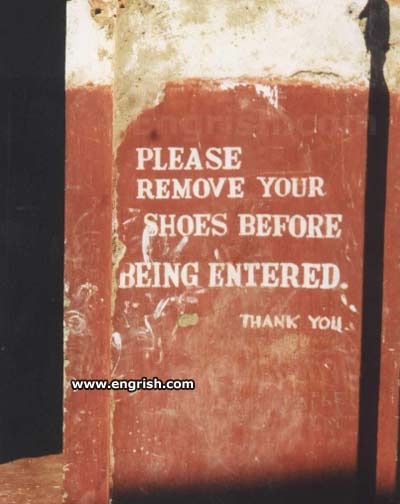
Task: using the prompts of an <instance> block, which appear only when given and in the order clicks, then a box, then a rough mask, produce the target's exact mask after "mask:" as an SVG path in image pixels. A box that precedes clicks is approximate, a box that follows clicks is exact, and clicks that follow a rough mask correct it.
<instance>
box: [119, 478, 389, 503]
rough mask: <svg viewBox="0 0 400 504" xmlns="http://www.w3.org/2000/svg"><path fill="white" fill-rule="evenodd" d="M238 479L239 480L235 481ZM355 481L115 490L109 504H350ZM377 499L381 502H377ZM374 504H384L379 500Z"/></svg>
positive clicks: (385, 500)
mask: <svg viewBox="0 0 400 504" xmlns="http://www.w3.org/2000/svg"><path fill="white" fill-rule="evenodd" d="M238 479H239V478H238ZM356 482H357V480H356V477H355V476H354V477H351V476H346V475H343V474H342V475H340V474H337V475H335V474H332V475H323V474H322V475H321V474H316V475H315V476H313V477H308V478H304V479H301V478H300V479H298V480H282V481H280V482H275V483H270V484H262V483H260V484H259V485H258V484H255V485H254V486H242V487H239V486H236V487H235V486H233V487H228V488H227V487H222V486H221V487H207V485H204V486H203V487H202V488H194V489H189V488H188V489H176V490H172V489H166V490H162V489H159V490H154V491H150V490H149V491H146V490H141V491H139V490H134V489H132V490H126V491H121V490H119V491H118V490H115V493H114V496H113V500H112V502H113V504H188V503H190V504H246V503H249V504H302V503H304V504H354V502H355V499H356ZM380 499H381V500H380ZM380 499H379V500H378V501H377V504H384V503H385V504H388V503H393V504H394V502H395V501H391V500H390V498H389V497H388V496H384V495H382V496H380Z"/></svg>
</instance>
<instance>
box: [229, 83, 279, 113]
mask: <svg viewBox="0 0 400 504" xmlns="http://www.w3.org/2000/svg"><path fill="white" fill-rule="evenodd" d="M239 87H254V89H255V92H256V93H257V95H258V96H262V97H263V98H265V99H266V100H267V101H268V103H269V104H270V105H272V106H273V107H274V108H275V109H278V108H279V87H278V85H277V84H275V85H269V84H259V83H252V82H243V81H242V82H241V81H234V80H224V81H222V82H221V84H220V88H221V89H222V90H224V91H226V90H232V89H237V88H239Z"/></svg>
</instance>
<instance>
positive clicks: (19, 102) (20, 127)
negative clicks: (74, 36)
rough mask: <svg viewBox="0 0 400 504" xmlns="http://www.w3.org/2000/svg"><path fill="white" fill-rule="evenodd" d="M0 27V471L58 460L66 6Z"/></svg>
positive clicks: (19, 14)
mask: <svg viewBox="0 0 400 504" xmlns="http://www.w3.org/2000/svg"><path fill="white" fill-rule="evenodd" d="M0 19H1V21H0V24H1V26H0V51H1V53H2V54H1V56H0V403H1V405H0V462H5V461H8V460H12V459H16V458H21V457H31V456H40V455H45V454H50V453H57V452H60V451H61V450H62V397H63V378H62V376H63V362H62V356H63V353H62V352H63V326H62V311H63V241H64V240H63V208H64V133H65V132H64V115H65V113H64V61H65V60H64V51H65V42H64V40H65V2H63V1H55V0H43V1H41V2H4V5H2V12H1V18H0Z"/></svg>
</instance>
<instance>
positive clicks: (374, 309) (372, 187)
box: [357, 0, 390, 504]
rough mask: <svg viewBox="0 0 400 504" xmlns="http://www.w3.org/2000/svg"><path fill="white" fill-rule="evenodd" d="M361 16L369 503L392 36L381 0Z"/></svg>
mask: <svg viewBox="0 0 400 504" xmlns="http://www.w3.org/2000/svg"><path fill="white" fill-rule="evenodd" d="M360 19H366V29H365V43H366V47H367V50H368V52H369V53H370V57H371V73H370V90H369V107H368V108H369V111H368V115H369V120H368V144H367V145H368V147H367V171H366V193H365V235H364V285H363V317H362V357H361V372H360V377H361V378H360V413H359V443H358V496H357V503H358V504H372V503H374V502H375V492H376V460H377V432H378V401H379V381H380V358H381V331H382V308H383V264H384V238H385V210H386V178H387V159H388V144H389V118H390V95H389V90H388V87H387V85H386V81H385V76H384V65H385V61H386V53H387V51H388V50H389V38H390V10H389V5H388V3H387V2H386V1H385V0H369V2H368V4H367V5H366V7H365V8H364V10H363V11H362V12H361V14H360Z"/></svg>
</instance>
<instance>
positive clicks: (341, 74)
mask: <svg viewBox="0 0 400 504" xmlns="http://www.w3.org/2000/svg"><path fill="white" fill-rule="evenodd" d="M380 3H381V7H382V8H381V10H379V11H376V10H375V11H374V10H373V11H372V14H373V15H371V11H370V12H369V13H368V12H366V11H365V10H364V13H365V14H369V17H367V18H366V17H365V16H362V19H360V18H359V15H360V13H361V12H362V11H363V9H364V8H365V3H364V2H362V1H359V0H357V1H352V2H351V1H346V0H332V1H330V2H329V4H327V5H324V6H323V8H322V7H321V5H319V4H318V3H317V2H315V1H312V0H301V1H294V0H260V1H253V2H248V1H245V0H241V1H237V2H229V1H222V2H221V1H214V0H207V1H205V2H201V3H200V4H199V3H198V2H193V1H191V0H170V1H168V2H167V1H162V0H156V1H154V2H148V1H133V0H125V1H123V0H120V1H118V2H117V1H115V2H111V1H106V0H102V1H96V0H90V1H89V2H88V1H87V0H71V1H70V2H68V15H69V29H68V44H67V55H68V58H67V77H68V88H67V118H68V122H67V126H68V136H67V139H68V142H67V150H68V155H67V232H66V250H67V253H66V294H65V299H66V308H65V320H66V338H65V339H66V344H65V345H66V346H65V351H66V367H65V370H66V377H65V380H66V381H65V385H66V395H65V409H66V413H65V439H66V450H67V453H66V457H67V463H66V467H65V496H64V499H65V502H68V503H74V504H75V503H76V502H85V503H92V502H93V503H96V504H98V503H101V502H107V499H108V496H109V494H110V495H111V496H112V498H113V499H114V501H115V502H117V503H118V502H130V499H136V500H138V502H142V501H143V502H147V501H148V502H153V501H151V499H152V498H153V496H154V495H164V497H165V496H168V495H169V494H170V492H181V493H182V495H189V494H193V493H194V494H196V495H197V494H198V495H203V497H204V498H207V496H209V495H211V494H214V495H215V496H216V497H215V498H217V496H218V495H220V497H219V498H220V499H222V498H223V497H221V495H225V494H224V492H226V491H228V489H231V490H232V489H237V490H238V491H239V490H240V489H246V488H257V489H262V492H261V494H260V495H262V498H266V497H268V496H269V495H270V496H272V495H274V496H275V494H273V492H275V488H276V486H278V487H282V488H284V487H285V485H288V484H289V483H290V484H291V485H293V484H294V482H296V484H298V482H304V481H305V482H309V481H313V478H314V481H316V477H317V476H316V475H318V478H319V481H322V480H324V481H325V480H327V481H329V480H332V481H333V482H337V480H338V479H339V480H341V481H343V482H344V483H343V487H344V488H343V492H342V493H341V494H340V499H341V501H343V502H353V501H354V498H355V494H356V483H357V469H358V466H359V463H358V461H357V456H358V453H359V452H358V449H359V446H358V443H359V424H360V418H359V416H360V415H359V413H360V411H359V399H360V392H362V391H360V368H361V367H362V359H363V357H362V355H363V348H364V346H363V345H364V343H365V342H364V343H363V333H364V339H365V327H364V332H363V320H364V321H365V316H364V314H365V306H366V305H365V292H364V299H363V285H364V286H365V282H364V281H363V276H364V275H365V270H364V269H363V267H364V261H363V259H364V252H365V250H364V249H365V247H364V238H365V231H366V229H365V219H364V216H365V215H366V205H365V198H366V185H367V180H368V173H367V166H368V162H370V160H369V158H368V159H367V157H368V153H369V150H368V144H370V142H371V141H373V137H376V136H377V135H378V137H379V132H378V133H376V132H375V133H374V132H373V130H368V124H369V127H370V128H371V125H372V127H373V125H374V118H373V117H372V119H371V117H370V113H371V86H370V84H371V83H370V59H371V56H372V57H377V56H379V55H380V56H382V54H383V53H385V52H387V55H386V60H385V61H384V60H383V57H382V58H381V60H380V61H381V63H382V64H383V63H385V67H384V74H383V75H382V78H383V77H384V78H385V81H386V85H387V89H388V92H389V93H390V99H391V102H390V105H391V106H390V111H388V113H390V136H389V139H388V172H387V178H388V185H387V187H388V191H387V198H386V206H387V213H386V241H385V271H384V274H385V281H384V306H383V314H384V318H383V329H384V330H383V336H382V346H381V351H382V366H381V388H380V403H379V428H378V467H377V475H378V476H377V484H378V490H379V491H380V492H381V493H385V494H388V495H393V494H394V492H395V487H396V458H397V416H398V411H397V408H398V352H399V348H398V335H397V332H398V324H397V322H398V316H399V315H398V310H397V309H396V306H395V301H394V300H395V298H396V289H397V287H396V285H398V283H399V282H398V280H399V271H398V259H399V255H398V250H399V246H400V243H399V242H400V233H399V230H398V226H397V225H396V222H397V220H398V216H399V208H398V201H400V198H399V194H398V192H399V189H400V183H399V178H398V162H399V160H398V155H397V149H396V145H397V141H398V136H399V129H398V124H399V120H398V118H399V103H398V100H399V99H398V93H397V85H398V40H399V31H398V27H399V23H400V7H398V6H397V3H396V2H391V3H390V5H388V4H386V2H380ZM374 15H375V18H374ZM372 18H374V19H375V21H376V20H378V24H375V25H373V26H374V27H376V26H378V28H377V29H376V30H375V28H374V30H375V31H374V30H371V28H370V27H371V22H372V21H371V19H372ZM367 19H368V21H367ZM375 21H374V22H375ZM368 23H369V24H368ZM389 27H390V32H389ZM371 34H372V35H371ZM371 37H372V38H371ZM385 40H386V42H388V43H389V45H388V47H386V46H385ZM371 41H372V42H371ZM382 41H383V42H382ZM371 43H372V46H371ZM374 44H375V45H374ZM379 44H381V46H379ZM382 44H383V45H382ZM377 46H378V48H379V51H380V52H379V51H378V53H377V52H376V51H375V52H374V51H371V47H372V49H374V48H375V47H377ZM383 46H385V47H383ZM367 48H368V49H370V52H369V53H368V51H367ZM228 147H230V148H233V149H236V151H235V152H236V153H237V157H236V158H235V162H232V163H231V165H232V164H233V165H235V167H232V166H231V169H229V163H228V162H227V161H226V159H225V161H224V162H222V164H221V165H219V164H218V162H215V159H214V164H212V169H203V168H204V167H206V165H207V162H206V161H207V159H206V153H207V149H209V148H214V149H219V150H218V152H226V151H224V150H223V149H227V148H228ZM171 148H178V149H180V150H179V156H181V157H178V158H176V157H175V159H171V158H170V157H169V154H170V153H171ZM138 149H143V151H141V152H142V154H143V155H144V156H145V158H142V161H143V162H141V160H140V159H141V158H140V157H139V155H140V151H139V150H138ZM168 149H170V150H168ZM194 151H196V152H194ZM176 152H178V151H176ZM215 152H217V151H215ZM215 152H214V153H215ZM157 153H158V154H159V155H160V158H159V160H158V161H159V162H158V163H157V158H156V155H158V154H157ZM190 153H192V154H193V156H197V155H198V158H197V157H192V158H191V162H189V161H188V156H189V155H190ZM197 160H198V162H197ZM182 163H183V165H182ZM171 167H172V169H171ZM217 168H218V169H217ZM182 184H186V185H185V186H184V189H180V190H179V187H182ZM157 187H158V190H157ZM174 187H175V190H174ZM176 188H178V189H176ZM377 190H378V187H377ZM174 191H175V192H174ZM377 208H378V207H377ZM171 216H173V217H172V221H174V222H175V223H176V222H177V221H178V220H179V219H181V222H183V227H181V228H179V226H173V227H174V228H175V229H174V230H173V231H172V227H171V226H170V227H167V228H166V230H165V231H164V232H163V231H162V230H161V228H160V227H159V223H160V222H161V221H162V219H169V220H168V222H171ZM193 216H200V217H193ZM193 218H196V219H198V220H199V219H200V220H202V222H203V224H202V225H201V226H200V227H197V232H194V231H193V229H192V230H191V227H190V226H191V224H190V223H191V222H192V221H193ZM246 219H247V220H246ZM254 219H258V221H257V222H258V224H259V227H258V228H257V227H256V226H255V225H254ZM155 222H156V223H158V225H155ZM240 222H242V225H241V226H240ZM246 222H247V223H248V224H247V227H246V225H245V223H246ZM250 222H252V223H253V224H249V223H250ZM282 222H283V224H282ZM285 222H286V224H285ZM274 223H275V224H274ZM279 223H280V224H279ZM367 252H368V251H367ZM185 267H186V272H188V271H189V272H190V273H191V276H190V278H189V277H188V276H185V274H184V273H183V274H179V275H177V276H178V277H179V278H178V279H176V278H175V280H172V281H171V280H170V281H166V280H165V277H163V272H165V270H166V269H168V268H170V269H171V268H178V271H179V272H182V269H184V268H185ZM217 272H219V273H217ZM229 272H230V276H229V274H228V273H229ZM163 279H164V280H163ZM378 289H379V286H378ZM363 307H364V311H363ZM378 360H379V357H378ZM110 377H111V378H113V379H140V378H142V377H147V378H152V377H158V378H160V379H163V380H166V379H170V378H174V379H193V380H195V381H196V390H195V391H141V392H136V393H134V394H131V393H128V392H126V391H119V392H115V391H113V392H93V391H91V392H79V393H78V392H75V393H74V392H72V391H71V389H70V383H69V382H70V380H71V379H72V378H78V379H79V378H82V379H84V378H110ZM371 397H372V396H371ZM307 484H308V483H307ZM311 486H312V485H311ZM336 486H340V485H339V484H338V483H336ZM276 495H278V496H279V495H281V496H282V495H283V494H282V493H281V494H279V491H278V494H276ZM314 495H317V494H314ZM192 496H193V495H192ZM225 497H226V495H225ZM165 498H167V497H165ZM226 498H228V497H226ZM232 498H233V497H231V501H232ZM260 498H261V497H260ZM282 498H283V497H282ZM318 498H319V499H321V498H323V499H324V502H330V501H329V499H333V500H332V502H337V500H335V499H337V495H334V494H331V493H330V490H329V489H328V490H326V491H325V493H322V494H318ZM146 499H148V500H146ZM227 502H228V500H227Z"/></svg>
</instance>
